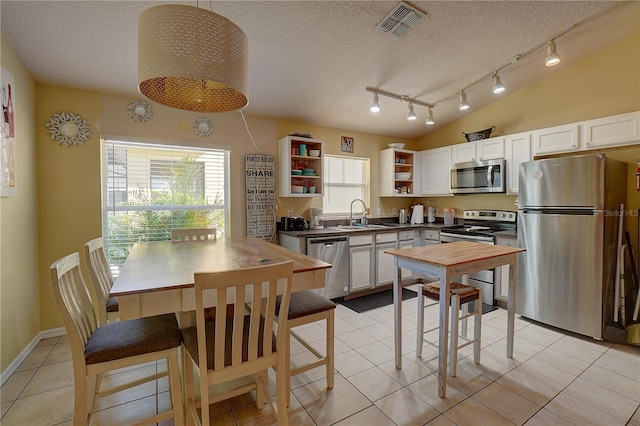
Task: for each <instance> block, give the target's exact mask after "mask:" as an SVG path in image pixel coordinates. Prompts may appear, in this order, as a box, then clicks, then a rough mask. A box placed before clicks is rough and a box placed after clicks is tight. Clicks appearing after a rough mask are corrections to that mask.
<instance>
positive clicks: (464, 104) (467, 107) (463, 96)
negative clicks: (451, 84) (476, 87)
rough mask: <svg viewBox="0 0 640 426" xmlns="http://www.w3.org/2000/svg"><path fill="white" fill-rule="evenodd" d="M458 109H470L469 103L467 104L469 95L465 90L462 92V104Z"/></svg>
mask: <svg viewBox="0 0 640 426" xmlns="http://www.w3.org/2000/svg"><path fill="white" fill-rule="evenodd" d="M458 109H459V110H460V111H464V110H467V109H469V102H467V94H466V93H464V90H463V91H462V92H460V103H459V104H458Z"/></svg>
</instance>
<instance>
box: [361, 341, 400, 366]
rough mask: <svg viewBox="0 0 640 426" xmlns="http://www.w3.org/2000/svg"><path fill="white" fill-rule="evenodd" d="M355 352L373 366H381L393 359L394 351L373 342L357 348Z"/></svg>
mask: <svg viewBox="0 0 640 426" xmlns="http://www.w3.org/2000/svg"><path fill="white" fill-rule="evenodd" d="M356 352H358V353H359V354H360V355H362V356H363V357H365V358H366V359H367V360H369V361H370V362H371V363H372V364H374V365H378V364H382V363H385V362H387V361H391V360H393V359H395V351H394V350H393V349H391V348H390V347H388V346H386V345H384V344H383V343H380V342H374V343H371V344H369V345H365V346H362V347H360V348H357V349H356Z"/></svg>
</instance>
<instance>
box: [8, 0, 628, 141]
mask: <svg viewBox="0 0 640 426" xmlns="http://www.w3.org/2000/svg"><path fill="white" fill-rule="evenodd" d="M164 3H170V4H175V3H185V4H189V5H192V6H196V5H198V6H199V7H203V8H207V9H210V8H211V7H213V10H214V11H215V12H216V13H219V14H221V15H223V16H225V17H227V18H229V19H230V20H231V21H233V22H234V23H236V24H237V25H239V26H240V27H241V28H242V29H243V30H244V31H245V33H246V34H247V37H248V39H249V49H250V50H249V93H248V97H249V105H248V106H247V107H246V108H245V109H244V111H245V112H246V113H248V114H254V115H262V116H268V117H274V118H283V119H291V120H298V121H302V122H306V123H310V124H315V125H321V126H328V127H335V128H341V129H347V130H353V131H361V132H366V133H373V134H380V135H389V136H392V137H398V138H409V139H417V138H419V137H421V136H423V135H424V134H426V133H427V132H428V131H431V130H433V129H435V128H437V127H439V126H441V125H443V124H446V123H447V122H451V121H454V120H456V119H458V118H460V117H461V116H462V114H464V113H462V112H460V111H458V109H457V103H458V99H457V92H459V91H460V90H461V89H462V88H465V87H466V86H468V85H469V84H470V83H472V82H473V81H475V80H476V79H478V78H479V77H481V76H483V75H485V74H487V73H490V72H491V71H493V70H495V69H496V68H498V67H499V66H500V65H502V64H505V63H507V62H509V61H510V60H511V59H512V58H514V57H515V56H516V55H517V54H519V53H522V52H525V51H527V50H528V49H530V48H532V47H534V46H536V45H538V44H540V43H544V42H545V41H547V40H548V39H550V38H551V37H553V36H554V35H556V34H558V33H559V32H561V31H563V30H565V29H566V28H568V27H570V26H571V25H574V24H577V25H576V27H575V29H574V30H572V31H571V32H569V33H568V34H566V35H563V36H562V37H560V38H559V39H558V40H557V41H556V44H557V47H558V53H560V55H561V56H562V59H563V60H562V62H561V64H560V65H558V66H556V67H551V68H549V67H545V66H544V65H543V60H544V57H545V55H546V49H545V48H541V49H538V50H536V51H535V52H534V53H532V54H531V55H529V56H527V57H526V58H524V59H522V60H520V61H518V62H517V63H515V64H514V65H512V66H509V67H507V68H506V69H505V70H503V71H502V72H501V73H500V76H501V78H502V81H503V83H504V84H505V85H506V86H507V92H505V94H503V95H502V96H504V95H507V94H508V93H510V92H514V91H516V90H518V89H519V88H522V87H524V86H526V85H528V84H530V83H532V82H534V81H536V80H538V79H541V78H544V77H545V76H547V75H549V74H550V73H553V72H556V71H557V70H558V69H561V68H562V67H565V66H567V65H568V64H570V63H572V62H574V61H576V60H578V59H580V58H581V57H583V56H585V55H588V54H590V53H592V52H594V51H596V50H598V49H600V48H602V47H604V46H606V45H608V44H610V43H612V42H614V41H616V40H618V39H620V38H622V37H624V36H626V35H628V34H630V33H632V32H633V31H637V30H638V29H639V28H640V2H637V1H632V2H602V1H575V2H574V1H473V2H467V1H414V2H409V4H411V5H412V6H414V7H417V8H418V9H419V10H421V11H423V12H426V16H425V17H423V18H422V19H420V20H419V21H418V22H417V24H416V25H415V26H414V27H413V28H412V29H410V30H409V31H408V32H407V33H406V34H405V35H404V36H403V37H401V38H395V37H393V36H391V35H387V34H385V33H383V32H381V31H380V30H378V29H376V25H377V24H378V22H379V21H380V20H381V19H382V18H383V17H384V16H385V15H386V14H387V13H388V12H389V11H390V10H391V9H392V8H393V7H394V6H395V5H396V4H397V3H398V2H397V1H275V2H267V1H214V2H205V1H200V2H195V1H187V2H179V1H173V2H164V1H25V0H20V1H11V0H2V1H1V2H0V16H1V22H0V28H1V30H2V33H3V34H4V36H5V37H6V38H7V39H8V40H9V41H10V42H11V44H12V45H13V46H14V48H15V49H16V51H17V53H18V55H19V56H20V58H22V60H23V62H24V64H25V66H26V67H27V69H28V70H29V71H30V72H31V74H32V75H33V77H34V79H35V80H36V82H38V83H40V84H47V85H55V86H62V87H71V88H77V89H83V90H91V91H98V92H103V93H109V94H114V95H122V96H130V97H131V98H132V99H138V98H142V96H141V95H140V94H139V93H138V91H137V49H138V45H137V40H138V34H137V31H138V17H139V15H140V13H141V12H142V11H144V10H145V9H147V8H149V7H151V6H154V5H158V4H164ZM368 86H369V87H375V88H379V89H382V90H385V91H388V92H392V93H396V94H398V95H407V96H409V97H411V98H414V99H417V100H419V101H421V102H424V103H428V104H436V106H435V108H434V110H433V112H434V115H435V118H436V123H437V124H436V126H431V127H427V126H425V124H424V120H425V118H426V114H427V110H426V109H425V108H423V107H419V106H416V108H415V110H416V113H417V115H418V120H416V121H414V122H408V121H407V120H406V115H407V112H408V105H407V104H406V103H403V102H399V101H396V100H392V99H389V98H384V97H382V98H380V103H381V106H382V111H381V112H380V113H379V114H377V115H374V114H372V113H370V112H369V110H368V107H369V104H370V103H371V100H372V95H371V94H370V93H367V92H366V91H365V88H366V87H368ZM490 86H491V83H490V78H489V79H487V80H486V81H482V82H480V83H478V84H476V85H474V86H473V87H471V88H470V89H468V90H467V95H468V99H469V102H470V103H471V105H472V108H471V110H469V111H468V112H471V111H473V110H475V109H478V108H480V107H481V106H484V105H487V104H489V103H491V102H493V101H495V100H496V99H498V98H499V97H498V96H496V95H493V94H492V93H491V91H490ZM468 112H467V113H468ZM299 130H300V131H304V130H305V129H299Z"/></svg>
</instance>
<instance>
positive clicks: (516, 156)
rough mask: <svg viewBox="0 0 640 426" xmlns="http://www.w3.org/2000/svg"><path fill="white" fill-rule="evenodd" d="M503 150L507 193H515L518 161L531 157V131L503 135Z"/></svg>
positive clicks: (529, 159) (522, 161) (516, 191)
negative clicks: (505, 164) (505, 163)
mask: <svg viewBox="0 0 640 426" xmlns="http://www.w3.org/2000/svg"><path fill="white" fill-rule="evenodd" d="M504 151H505V159H506V160H507V166H506V167H507V194H517V193H518V176H519V169H520V163H524V162H525V161H531V160H532V159H533V157H532V156H531V132H523V133H517V134H515V135H508V136H505V141H504Z"/></svg>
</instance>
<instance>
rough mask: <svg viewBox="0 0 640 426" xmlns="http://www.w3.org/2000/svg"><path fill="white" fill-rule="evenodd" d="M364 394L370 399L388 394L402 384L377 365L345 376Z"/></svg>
mask: <svg viewBox="0 0 640 426" xmlns="http://www.w3.org/2000/svg"><path fill="white" fill-rule="evenodd" d="M347 380H349V382H350V383H351V384H352V385H353V386H355V387H356V388H357V389H358V390H359V391H360V392H362V394H363V395H364V396H366V397H367V398H369V400H371V401H377V400H378V399H380V398H382V397H384V396H387V395H389V394H390V393H393V392H395V391H397V390H398V389H401V388H402V385H401V384H400V383H398V382H397V381H396V380H394V379H392V378H391V377H390V376H389V375H387V374H385V373H384V372H383V371H382V370H380V369H379V368H378V367H373V368H370V369H368V370H365V371H363V372H361V373H358V374H354V375H353V376H350V377H348V378H347Z"/></svg>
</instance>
